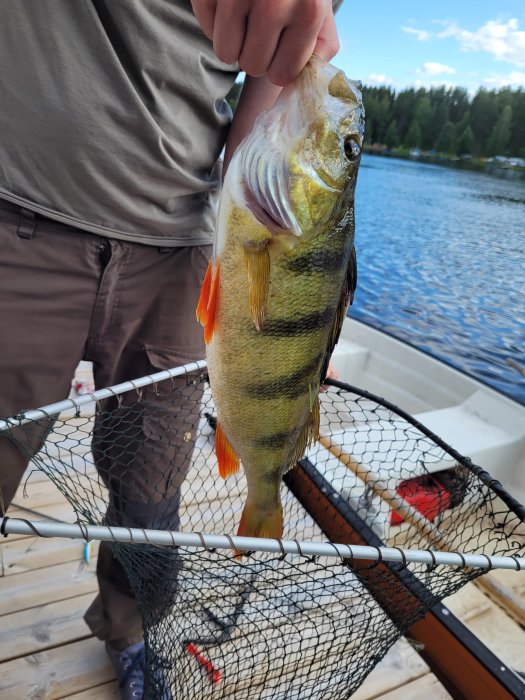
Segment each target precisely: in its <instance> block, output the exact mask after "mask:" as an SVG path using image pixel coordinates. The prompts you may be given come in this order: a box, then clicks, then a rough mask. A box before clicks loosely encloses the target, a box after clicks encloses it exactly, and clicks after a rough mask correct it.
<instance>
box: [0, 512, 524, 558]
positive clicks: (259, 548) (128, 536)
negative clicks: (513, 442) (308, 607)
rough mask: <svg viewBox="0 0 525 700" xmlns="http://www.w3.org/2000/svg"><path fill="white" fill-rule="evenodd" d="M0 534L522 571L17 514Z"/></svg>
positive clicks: (354, 548)
mask: <svg viewBox="0 0 525 700" xmlns="http://www.w3.org/2000/svg"><path fill="white" fill-rule="evenodd" d="M0 533H1V534H2V535H4V536H8V535H10V534H12V535H15V534H16V535H37V536H38V537H66V538H69V539H80V540H85V541H91V540H104V541H109V542H118V543H123V544H142V545H143V544H150V545H158V546H168V547H184V548H187V549H204V550H206V551H215V550H217V549H220V550H229V551H234V552H243V551H245V552H249V553H250V554H253V553H254V552H265V553H271V554H278V555H281V556H283V557H284V556H287V555H299V556H302V557H306V558H309V559H316V558H317V557H328V558H336V559H339V560H344V561H345V562H347V561H348V560H349V559H365V560H369V561H375V562H390V563H393V564H401V565H403V566H407V565H408V564H424V565H426V566H429V567H432V568H435V567H436V566H453V567H461V568H471V569H484V570H490V569H509V570H512V571H524V570H525V557H517V556H492V555H488V554H483V553H481V554H463V553H461V552H438V551H432V550H429V549H400V548H399V547H368V546H362V545H348V544H336V543H332V542H326V543H324V542H309V541H304V542H299V541H297V540H277V539H264V538H257V537H235V536H230V535H207V534H203V533H200V532H175V531H171V530H147V529H143V528H128V527H110V526H103V525H86V524H83V523H77V524H69V523H58V522H45V521H31V520H25V519H22V518H10V517H4V518H2V520H1V522H0Z"/></svg>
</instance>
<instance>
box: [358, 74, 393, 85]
mask: <svg viewBox="0 0 525 700" xmlns="http://www.w3.org/2000/svg"><path fill="white" fill-rule="evenodd" d="M364 82H365V83H366V84H367V85H392V83H393V82H394V81H393V80H392V78H389V77H388V76H386V75H383V74H382V73H370V75H369V76H367V78H366V80H365V81H364Z"/></svg>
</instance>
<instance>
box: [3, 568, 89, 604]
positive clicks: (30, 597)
mask: <svg viewBox="0 0 525 700" xmlns="http://www.w3.org/2000/svg"><path fill="white" fill-rule="evenodd" d="M95 569H96V562H95V560H92V561H91V563H90V564H89V565H87V564H84V565H82V562H76V561H72V562H66V563H65V564H57V565H55V566H48V567H45V568H43V569H38V571H37V572H35V571H27V572H24V573H21V574H14V575H13V576H4V577H3V578H2V579H0V615H6V614H9V613H13V612H17V611H20V610H27V609H28V608H35V607H37V606H39V605H44V604H46V603H51V602H55V601H59V600H63V599H66V598H71V597H74V596H76V595H80V594H81V593H92V592H94V591H96V590H97V576H96V570H95Z"/></svg>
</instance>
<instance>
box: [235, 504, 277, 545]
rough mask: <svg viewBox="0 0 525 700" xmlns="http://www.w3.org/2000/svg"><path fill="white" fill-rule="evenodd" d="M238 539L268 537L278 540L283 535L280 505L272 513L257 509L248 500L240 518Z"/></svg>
mask: <svg viewBox="0 0 525 700" xmlns="http://www.w3.org/2000/svg"><path fill="white" fill-rule="evenodd" d="M237 535H238V536H239V537H268V538H270V539H278V540H280V539H281V537H282V535H283V509H282V506H281V504H280V503H276V504H275V508H274V509H273V510H272V511H270V512H269V511H268V510H262V509H260V508H257V506H255V505H254V503H253V502H252V501H250V499H248V501H247V502H246V505H245V506H244V510H243V512H242V516H241V522H240V525H239V530H238V532H237Z"/></svg>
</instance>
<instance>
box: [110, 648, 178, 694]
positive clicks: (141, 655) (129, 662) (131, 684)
mask: <svg viewBox="0 0 525 700" xmlns="http://www.w3.org/2000/svg"><path fill="white" fill-rule="evenodd" d="M106 651H107V654H108V656H109V658H110V660H111V663H112V664H113V668H114V669H115V673H116V675H117V681H118V687H119V691H120V698H121V700H139V698H142V697H143V695H144V676H145V674H146V659H145V650H144V642H137V643H136V644H132V645H131V646H129V647H126V648H125V649H122V650H121V651H119V650H118V649H113V647H111V646H110V645H109V644H108V643H107V642H106ZM153 680H154V682H155V686H156V692H157V695H156V697H158V700H173V697H172V695H171V692H170V691H169V690H168V683H167V679H166V678H165V677H164V676H163V674H162V673H161V672H159V670H157V671H156V672H154V679H153Z"/></svg>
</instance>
